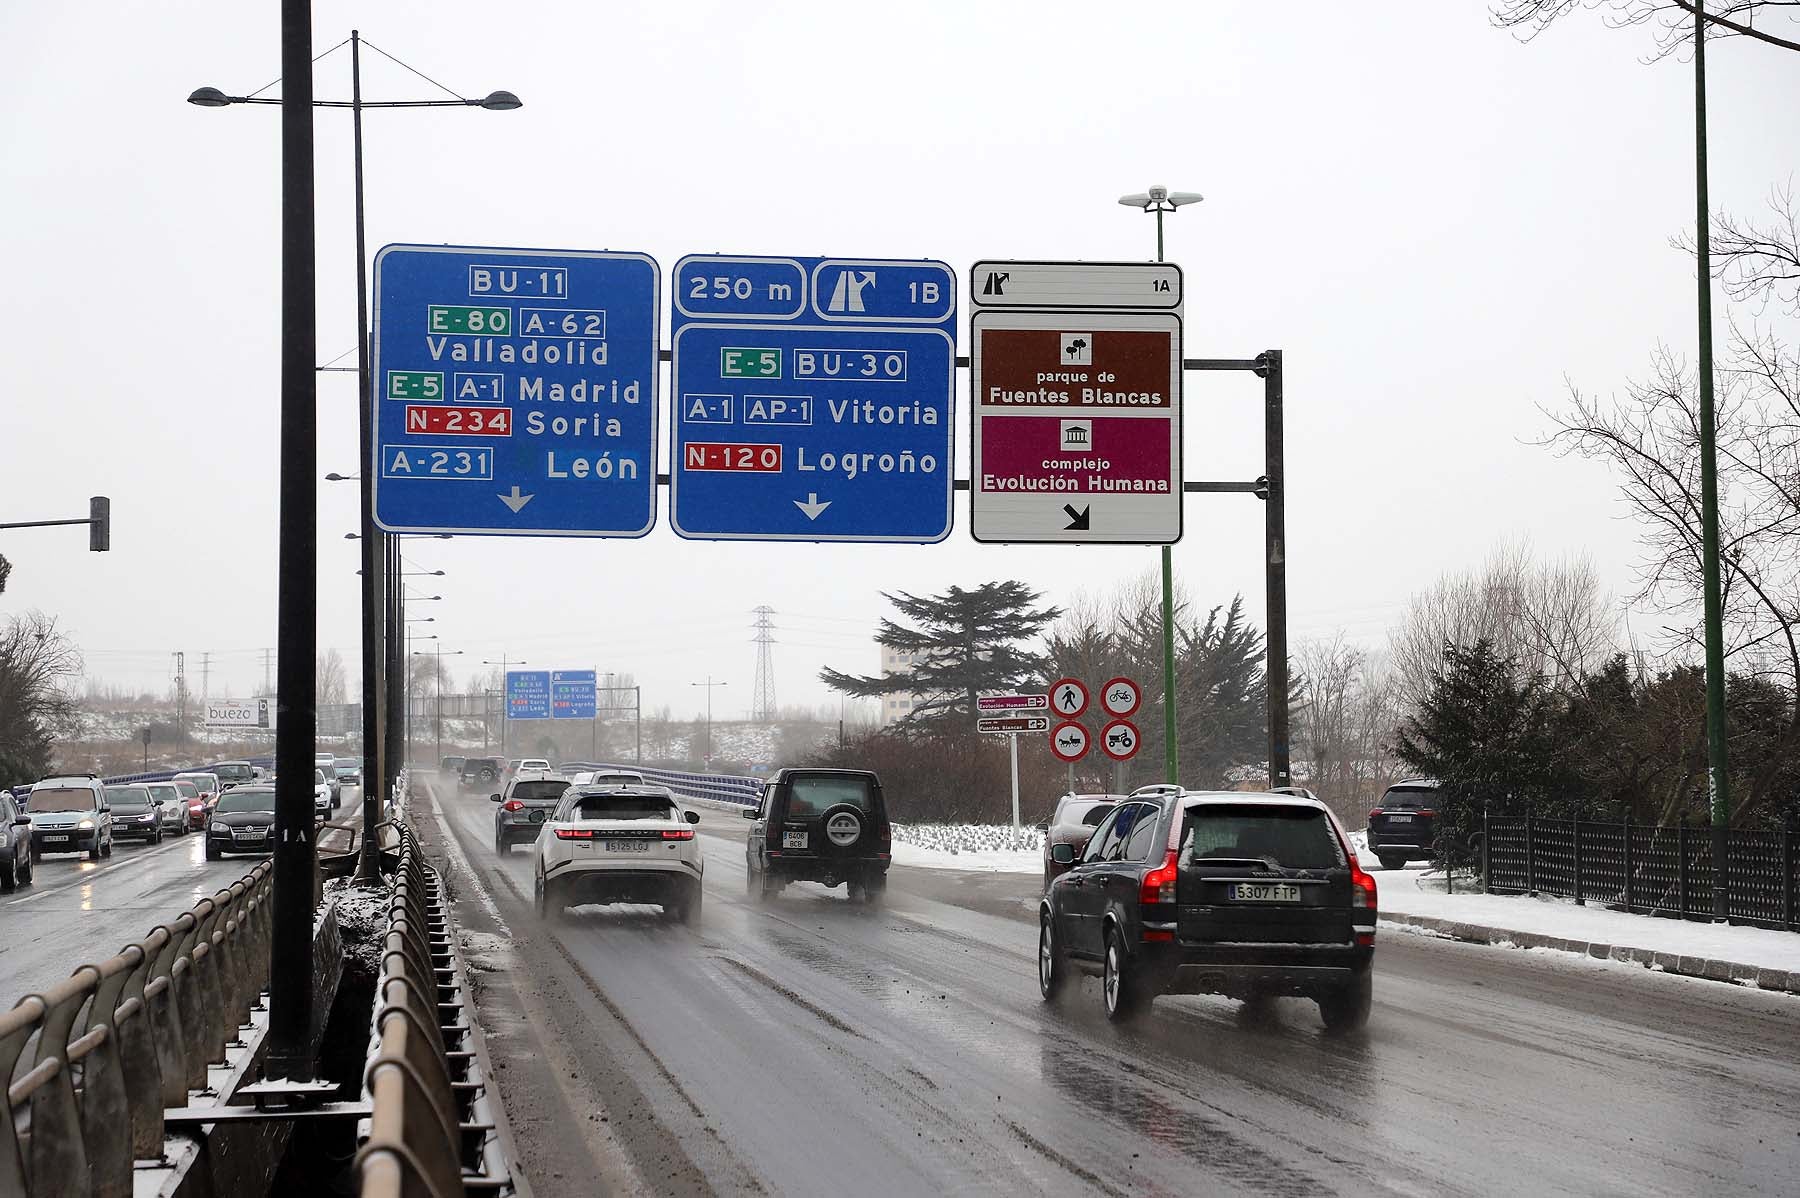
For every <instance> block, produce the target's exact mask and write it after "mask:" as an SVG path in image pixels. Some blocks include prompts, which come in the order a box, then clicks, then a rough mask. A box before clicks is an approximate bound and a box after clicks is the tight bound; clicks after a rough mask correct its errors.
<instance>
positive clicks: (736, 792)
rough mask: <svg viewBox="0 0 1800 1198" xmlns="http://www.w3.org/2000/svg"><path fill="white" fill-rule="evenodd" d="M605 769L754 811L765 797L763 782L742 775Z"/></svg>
mask: <svg viewBox="0 0 1800 1198" xmlns="http://www.w3.org/2000/svg"><path fill="white" fill-rule="evenodd" d="M602 768H604V769H609V770H628V771H630V772H631V773H634V774H642V775H643V776H644V780H645V781H646V782H660V783H661V784H662V785H664V786H667V787H668V788H669V789H670V790H672V791H674V792H675V793H676V794H678V795H681V796H683V797H685V798H690V799H712V800H713V801H715V802H719V803H735V804H736V805H738V806H740V807H754V806H756V803H757V800H758V798H759V797H760V796H761V795H762V787H763V780H762V779H761V778H755V777H750V776H747V775H743V774H689V773H683V772H681V771H679V770H659V769H653V768H651V767H649V766H642V765H607V766H604V767H602Z"/></svg>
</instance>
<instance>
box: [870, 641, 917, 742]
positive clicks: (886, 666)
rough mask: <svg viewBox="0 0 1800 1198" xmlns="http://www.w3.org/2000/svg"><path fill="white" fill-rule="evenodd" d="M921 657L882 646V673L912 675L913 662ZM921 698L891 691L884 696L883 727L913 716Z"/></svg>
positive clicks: (913, 653)
mask: <svg viewBox="0 0 1800 1198" xmlns="http://www.w3.org/2000/svg"><path fill="white" fill-rule="evenodd" d="M921 656H922V654H920V653H916V652H902V651H901V650H898V649H890V648H888V647H887V646H886V645H883V646H881V672H882V674H883V676H886V675H888V674H910V673H912V667H913V662H914V661H916V660H918V659H919V657H921ZM919 698H920V696H919V695H917V694H914V693H913V692H911V691H889V692H888V693H887V694H884V695H882V696H881V699H880V703H881V727H883V728H886V727H887V726H888V725H889V724H892V723H893V722H894V721H896V720H902V719H905V718H906V717H907V716H908V715H910V714H912V710H913V708H914V706H916V705H917V703H918V700H919Z"/></svg>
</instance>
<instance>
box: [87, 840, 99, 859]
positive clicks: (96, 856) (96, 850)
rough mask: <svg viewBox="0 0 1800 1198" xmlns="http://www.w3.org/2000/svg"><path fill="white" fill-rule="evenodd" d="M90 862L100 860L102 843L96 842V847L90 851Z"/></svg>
mask: <svg viewBox="0 0 1800 1198" xmlns="http://www.w3.org/2000/svg"><path fill="white" fill-rule="evenodd" d="M88 860H89V861H98V860H100V842H99V841H97V840H96V841H95V842H94V847H93V848H91V849H89V850H88Z"/></svg>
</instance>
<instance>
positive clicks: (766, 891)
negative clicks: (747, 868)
mask: <svg viewBox="0 0 1800 1198" xmlns="http://www.w3.org/2000/svg"><path fill="white" fill-rule="evenodd" d="M756 876H757V881H758V885H757V888H756V898H757V901H758V902H764V903H772V902H774V901H775V898H776V896H777V895H779V894H780V893H781V879H780V878H777V877H776V876H775V875H774V874H772V873H770V872H769V871H768V870H766V869H765V870H763V871H762V872H761V873H760V874H758V875H756Z"/></svg>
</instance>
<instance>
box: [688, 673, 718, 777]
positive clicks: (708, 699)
mask: <svg viewBox="0 0 1800 1198" xmlns="http://www.w3.org/2000/svg"><path fill="white" fill-rule="evenodd" d="M688 685H689V686H704V687H705V688H706V752H705V754H704V755H703V756H702V758H701V764H703V765H704V764H709V763H710V759H711V758H712V747H713V744H712V693H713V687H715V686H724V685H726V684H725V683H723V682H714V681H713V680H712V675H711V674H708V675H707V676H706V681H705V682H690V683H688Z"/></svg>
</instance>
